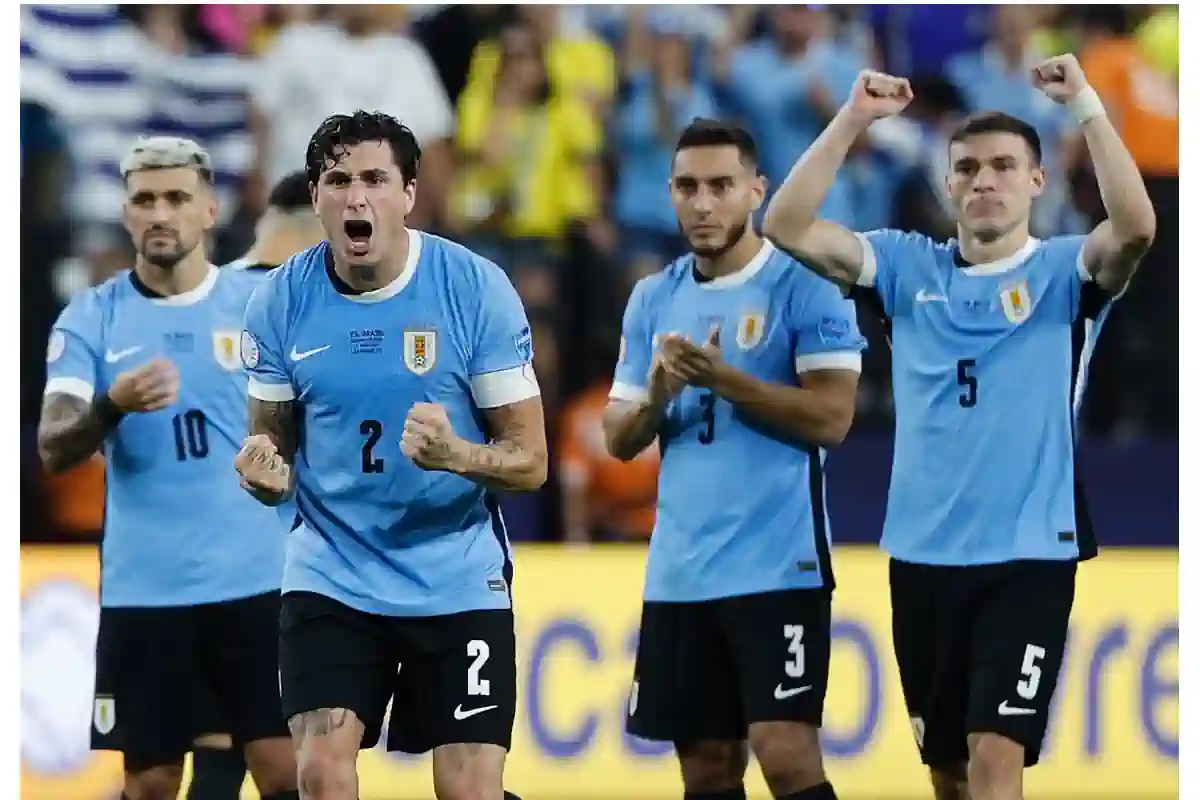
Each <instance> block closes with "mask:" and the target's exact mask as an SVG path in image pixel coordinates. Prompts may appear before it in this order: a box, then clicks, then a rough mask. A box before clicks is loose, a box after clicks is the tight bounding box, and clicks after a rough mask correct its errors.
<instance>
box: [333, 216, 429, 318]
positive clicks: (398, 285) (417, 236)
mask: <svg viewBox="0 0 1200 800" xmlns="http://www.w3.org/2000/svg"><path fill="white" fill-rule="evenodd" d="M406 230H407V231H408V259H407V260H406V261H405V262H404V269H403V270H401V272H400V274H399V275H397V276H396V279H395V280H394V281H392V282H391V283H389V284H388V285H387V286H380V287H379V288H378V289H373V290H371V291H369V292H358V293H355V294H351V293H349V292H346V291H344V289H345V288H349V287H347V286H346V285H345V283H344V282H343V281H342V280H341V279H340V278H338V277H337V274H336V273H335V272H334V271H333V250H332V249H330V248H326V250H325V258H326V261H325V265H326V272H327V273H328V275H329V280H330V283H332V284H333V287H334V289H335V290H336V291H337V293H338V294H340V295H341V296H342V297H344V298H346V299H347V300H351V301H353V302H355V303H382V302H383V301H384V300H390V299H391V298H393V297H395V296H396V295H398V294H400V292H401V290H403V289H404V287H405V286H407V285H408V282H409V281H411V280H412V277H413V273H414V272H416V270H417V262H419V261H420V260H421V232H420V231H415V230H413V229H412V228H407V229H406Z"/></svg>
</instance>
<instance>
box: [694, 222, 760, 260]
mask: <svg viewBox="0 0 1200 800" xmlns="http://www.w3.org/2000/svg"><path fill="white" fill-rule="evenodd" d="M747 225H748V223H745V222H741V223H738V224H737V225H734V226H732V227H730V229H729V231H728V232H727V233H726V235H725V241H724V242H722V243H721V244H718V245H704V246H702V247H697V246H696V245H694V244H692V240H691V239H689V238H688V236H687V234H686V233H684V230H683V226H682V225H681V226H680V228H679V232H680V233H682V234H684V236H683V238H684V239H686V240H687V243H688V249H689V250H691V251H692V253H694V254H695V255H698V256H700V257H701V258H720V257H721V256H723V255H725V254H726V253H728V252H729V251H730V250H732V249H733V248H734V246H735V245H736V244H737V243H738V242H740V241H741V240H742V237H743V236H745V235H746V228H747Z"/></svg>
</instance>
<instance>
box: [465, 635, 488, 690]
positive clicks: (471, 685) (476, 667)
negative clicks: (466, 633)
mask: <svg viewBox="0 0 1200 800" xmlns="http://www.w3.org/2000/svg"><path fill="white" fill-rule="evenodd" d="M491 654H492V649H491V648H490V647H488V643H487V642H485V641H483V640H482V639H472V640H471V641H469V642H467V655H468V656H470V657H471V658H473V659H475V660H474V661H472V662H471V666H469V667H467V694H469V695H473V696H474V695H484V696H487V695H489V694H491V693H492V684H491V682H490V681H488V680H486V679H480V677H479V673H480V671H481V670H482V669H483V665H484V664H486V663H487V660H488V656H490V655H491Z"/></svg>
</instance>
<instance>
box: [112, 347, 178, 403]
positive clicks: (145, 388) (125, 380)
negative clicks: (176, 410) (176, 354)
mask: <svg viewBox="0 0 1200 800" xmlns="http://www.w3.org/2000/svg"><path fill="white" fill-rule="evenodd" d="M108 397H109V399H110V400H112V401H113V405H115V406H116V407H117V408H119V409H121V410H122V411H124V412H127V413H142V412H146V411H158V410H159V409H163V408H166V407H167V406H169V405H171V404H172V403H174V402H175V400H176V398H178V397H179V371H178V370H176V369H175V365H174V364H172V363H171V362H170V361H167V360H166V359H162V358H156V359H155V360H153V361H151V362H150V363H148V364H143V365H142V366H140V367H138V368H136V369H131V370H129V371H128V372H122V373H121V374H120V375H118V376H117V377H116V378H115V379H114V380H113V382H112V386H111V387H110V388H109V390H108Z"/></svg>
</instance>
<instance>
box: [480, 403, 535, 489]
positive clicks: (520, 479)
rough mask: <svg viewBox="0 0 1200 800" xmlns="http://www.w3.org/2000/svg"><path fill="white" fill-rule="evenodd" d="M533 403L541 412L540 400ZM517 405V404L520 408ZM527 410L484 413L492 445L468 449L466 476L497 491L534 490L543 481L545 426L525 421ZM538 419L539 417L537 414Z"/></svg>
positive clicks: (492, 410) (510, 409)
mask: <svg viewBox="0 0 1200 800" xmlns="http://www.w3.org/2000/svg"><path fill="white" fill-rule="evenodd" d="M530 402H536V403H538V404H539V405H538V408H539V410H540V408H541V406H540V401H530V400H526V401H522V404H523V403H530ZM522 404H517V405H522ZM526 410H527V409H522V408H515V407H508V406H503V407H500V408H495V409H490V410H489V411H488V412H487V418H488V427H489V430H490V432H491V437H492V442H491V444H487V445H474V446H472V447H471V451H470V454H469V458H468V462H467V473H468V475H469V476H471V477H473V478H476V479H478V480H480V481H481V482H483V483H484V484H485V485H487V486H488V487H490V488H496V489H506V490H508V489H536V488H537V487H539V486H541V484H542V482H543V481H544V480H545V472H546V440H545V427H544V425H543V426H542V429H541V430H540V431H539V430H538V428H537V426H536V425H534V424H532V423H531V421H529V420H528V419H526V418H524V417H525V415H524V414H523V413H522V412H523V411H526ZM539 419H540V414H539Z"/></svg>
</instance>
